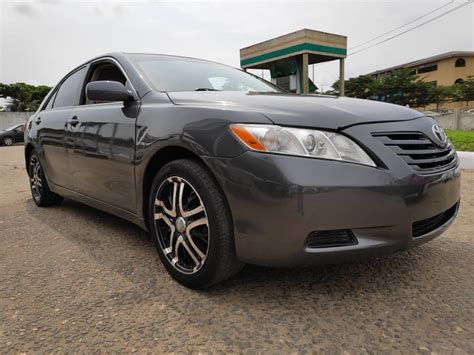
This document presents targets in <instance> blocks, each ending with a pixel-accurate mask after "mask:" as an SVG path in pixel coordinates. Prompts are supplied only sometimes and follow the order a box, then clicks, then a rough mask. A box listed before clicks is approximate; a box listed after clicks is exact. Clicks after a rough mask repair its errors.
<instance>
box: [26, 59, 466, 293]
mask: <svg viewBox="0 0 474 355" xmlns="http://www.w3.org/2000/svg"><path fill="white" fill-rule="evenodd" d="M26 127H27V132H26V141H25V161H26V167H27V171H28V175H29V178H30V181H31V191H32V196H33V200H34V201H35V203H36V204H37V205H38V206H49V205H53V204H58V203H60V202H61V201H62V199H63V198H71V199H74V200H77V201H80V202H83V203H85V204H88V205H90V206H93V207H95V208H98V209H101V210H104V211H107V212H109V213H112V214H115V215H117V216H119V217H121V218H125V219H127V220H129V221H131V222H133V223H136V224H138V225H139V226H141V227H142V228H144V229H146V230H148V231H150V235H151V237H152V238H153V240H154V241H155V244H156V247H157V250H158V253H159V256H160V258H161V260H162V262H163V264H164V265H165V267H166V269H167V270H168V271H169V273H170V274H171V275H172V276H173V277H174V278H175V279H176V280H177V281H179V282H180V283H182V284H184V285H186V286H188V287H192V288H202V287H207V286H210V285H212V284H214V283H216V282H219V281H222V280H224V279H226V278H228V277H230V276H232V275H233V274H235V273H236V272H238V271H239V270H240V269H241V268H242V266H243V265H244V264H245V263H252V264H260V265H267V266H274V267H295V266H305V265H311V264H316V263H335V262H340V261H345V260H349V259H353V258H357V257H367V256H369V255H380V254H382V253H390V252H396V251H402V250H406V249H408V248H411V247H414V246H417V245H420V244H422V243H425V242H427V241H429V240H431V239H433V238H434V237H436V236H438V235H440V234H441V233H443V232H444V231H445V230H446V228H447V227H448V226H449V225H450V224H451V223H452V221H453V220H454V218H455V216H456V214H457V211H458V208H459V197H460V196H459V188H460V170H459V163H458V158H457V154H456V152H455V150H454V148H453V147H452V145H451V143H450V142H449V140H448V139H447V137H446V135H445V133H444V131H443V130H442V129H441V128H440V127H439V126H438V125H437V124H436V123H435V122H434V121H433V119H432V118H430V117H427V116H425V115H424V114H421V113H419V112H417V111H414V110H411V109H409V108H406V107H401V106H396V105H390V104H385V103H379V102H374V101H366V100H357V99H350V98H342V97H339V98H337V97H324V96H314V95H295V94H290V93H287V92H284V91H282V90H281V89H279V88H278V87H276V86H275V85H273V84H271V83H269V82H266V81H264V80H261V79H259V78H256V77H254V76H252V75H250V74H248V73H246V72H244V71H241V70H238V69H234V68H231V67H228V66H226V65H222V64H218V63H213V62H209V61H204V60H198V59H192V58H184V57H176V56H166V55H154V54H125V53H111V54H108V55H104V56H100V57H97V58H95V59H92V60H90V61H88V62H86V63H83V64H81V65H80V66H78V67H77V68H75V69H74V70H72V71H71V72H70V73H68V74H67V75H66V76H65V77H64V78H63V79H62V80H61V81H60V82H59V83H58V84H57V85H56V86H55V87H54V88H53V89H52V91H51V92H50V93H49V94H48V96H47V97H46V99H45V100H44V102H43V103H42V104H41V107H40V109H39V110H38V112H36V113H35V114H34V115H33V116H32V117H31V118H30V119H29V121H28V124H27V126H26Z"/></svg>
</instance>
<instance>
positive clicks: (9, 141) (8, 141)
mask: <svg viewBox="0 0 474 355" xmlns="http://www.w3.org/2000/svg"><path fill="white" fill-rule="evenodd" d="M2 144H3V145H6V146H10V145H12V144H13V138H12V137H5V138H3V139H2Z"/></svg>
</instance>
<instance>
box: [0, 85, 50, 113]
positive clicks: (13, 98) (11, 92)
mask: <svg viewBox="0 0 474 355" xmlns="http://www.w3.org/2000/svg"><path fill="white" fill-rule="evenodd" d="M50 90H51V88H50V87H49V86H45V85H39V86H34V85H29V84H25V83H15V84H2V83H0V97H3V98H9V100H8V104H7V106H8V108H9V110H10V111H27V112H34V111H36V110H37V109H38V107H39V105H40V104H41V102H42V101H43V99H44V97H45V96H46V95H47V94H48V92H49V91H50Z"/></svg>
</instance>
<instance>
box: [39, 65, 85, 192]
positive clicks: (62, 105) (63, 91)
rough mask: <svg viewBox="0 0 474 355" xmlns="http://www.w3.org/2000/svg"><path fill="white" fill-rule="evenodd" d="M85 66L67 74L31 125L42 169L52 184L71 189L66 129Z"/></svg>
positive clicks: (77, 99)
mask: <svg viewBox="0 0 474 355" xmlns="http://www.w3.org/2000/svg"><path fill="white" fill-rule="evenodd" d="M85 74H86V66H84V67H81V68H78V69H77V70H75V71H73V72H72V73H70V74H69V75H68V76H67V77H66V78H65V79H63V81H62V82H61V83H60V84H59V86H58V87H57V88H56V89H55V92H54V93H53V94H52V95H51V98H50V99H49V101H48V103H47V104H46V107H45V109H44V110H43V111H40V112H39V113H38V114H36V117H35V118H34V120H33V122H32V125H33V126H34V128H35V129H36V130H37V134H36V137H37V143H38V145H39V147H40V150H41V154H40V155H41V158H42V161H43V167H44V170H45V172H46V175H47V176H48V179H49V180H51V182H52V183H54V184H56V185H59V186H62V187H65V188H68V189H72V188H73V180H72V171H71V168H70V164H69V158H68V156H67V151H66V141H65V138H66V136H65V128H66V124H67V122H68V121H69V120H70V119H71V117H72V110H73V108H74V106H75V105H77V104H78V103H79V94H80V88H81V85H82V83H83V82H84V76H85Z"/></svg>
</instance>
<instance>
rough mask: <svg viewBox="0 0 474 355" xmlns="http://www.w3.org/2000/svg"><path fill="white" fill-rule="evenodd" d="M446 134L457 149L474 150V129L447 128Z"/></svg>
mask: <svg viewBox="0 0 474 355" xmlns="http://www.w3.org/2000/svg"><path fill="white" fill-rule="evenodd" d="M446 134H447V135H448V137H449V139H450V140H451V143H453V145H454V147H455V148H456V150H461V151H467V152H474V131H451V130H446Z"/></svg>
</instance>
